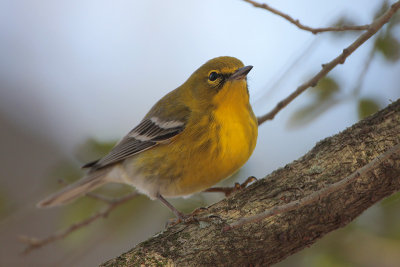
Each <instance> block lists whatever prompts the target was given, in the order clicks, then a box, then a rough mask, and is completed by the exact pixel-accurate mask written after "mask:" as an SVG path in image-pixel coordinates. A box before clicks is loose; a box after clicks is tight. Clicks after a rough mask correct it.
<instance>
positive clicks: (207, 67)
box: [184, 56, 253, 104]
mask: <svg viewBox="0 0 400 267" xmlns="http://www.w3.org/2000/svg"><path fill="white" fill-rule="evenodd" d="M252 68H253V66H244V65H243V63H242V61H240V60H239V59H237V58H234V57H226V56H225V57H217V58H213V59H211V60H209V61H207V62H206V63H205V64H204V65H202V66H201V67H200V68H198V69H197V70H196V71H195V72H194V73H193V74H192V75H191V76H190V78H189V79H188V81H187V82H186V83H185V84H184V86H190V87H191V89H192V90H191V91H192V95H193V97H194V98H196V99H197V100H198V101H203V102H209V103H213V104H220V103H222V102H224V101H227V100H228V101H230V100H232V101H235V99H236V98H237V100H238V101H241V100H244V101H246V102H248V97H249V96H248V90H247V79H246V77H247V74H248V73H249V72H250V70H251V69H252Z"/></svg>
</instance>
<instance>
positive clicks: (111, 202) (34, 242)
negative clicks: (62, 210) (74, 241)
mask: <svg viewBox="0 0 400 267" xmlns="http://www.w3.org/2000/svg"><path fill="white" fill-rule="evenodd" d="M137 195H138V193H137V192H133V193H130V194H128V195H126V196H123V197H120V198H116V199H108V198H104V197H102V196H101V197H99V195H93V194H90V196H91V197H94V198H96V199H99V200H102V201H105V202H106V203H107V207H106V208H105V209H104V210H102V211H98V212H96V213H95V214H93V215H92V216H90V217H89V218H86V219H84V220H82V221H80V222H77V223H74V224H72V225H70V226H69V227H68V228H66V229H64V230H62V231H59V232H56V233H54V234H52V235H50V236H48V237H46V238H42V239H38V238H35V237H29V236H20V237H19V239H20V241H21V242H23V243H26V244H27V245H28V246H27V247H26V248H25V249H24V251H23V253H24V254H27V253H29V252H31V251H32V250H34V249H38V248H40V247H43V246H45V245H48V244H50V243H52V242H54V241H57V240H60V239H62V238H65V237H66V236H68V235H69V234H71V233H73V232H75V231H76V230H78V229H81V228H82V227H85V226H88V225H90V224H91V223H92V222H94V221H96V220H98V219H100V218H105V217H107V215H108V214H109V213H110V212H111V211H112V210H113V209H115V208H116V207H118V206H119V205H122V204H124V203H126V202H127V201H129V200H131V199H133V198H134V197H136V196H137Z"/></svg>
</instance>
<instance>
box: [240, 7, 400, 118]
mask: <svg viewBox="0 0 400 267" xmlns="http://www.w3.org/2000/svg"><path fill="white" fill-rule="evenodd" d="M245 1H247V0H245ZM399 8H400V1H398V2H396V3H394V4H393V5H392V6H391V7H390V8H389V9H388V10H387V11H386V12H385V13H384V14H383V15H382V16H380V17H379V18H377V19H376V20H375V21H373V22H372V23H371V24H370V26H369V27H368V30H367V31H366V32H364V33H363V34H361V35H360V36H359V37H358V38H357V39H356V40H355V41H354V42H353V43H352V44H351V45H349V46H348V47H347V48H345V49H343V52H342V53H341V54H340V55H339V56H337V57H336V58H334V59H333V60H332V61H330V62H329V63H326V64H322V69H321V70H320V71H319V72H318V73H317V74H316V75H315V76H314V77H312V78H311V79H310V80H308V81H307V82H305V83H303V84H302V85H300V86H299V87H297V89H296V90H295V91H294V92H293V93H291V94H290V95H289V96H288V97H286V98H285V99H283V100H282V101H280V102H279V103H278V104H277V105H276V106H275V108H273V109H272V110H271V111H270V112H269V113H267V114H265V115H263V116H261V117H258V124H259V125H260V124H262V123H264V122H265V121H267V120H272V119H273V118H274V117H275V115H276V114H277V113H278V112H279V111H280V110H281V109H283V108H284V107H286V106H287V105H288V104H289V103H290V102H292V101H293V100H294V99H295V98H296V97H297V96H299V95H300V94H301V93H303V92H304V91H305V90H306V89H307V88H309V87H314V86H316V85H317V83H318V82H319V80H320V79H322V78H323V77H325V76H326V74H328V73H329V72H330V71H331V70H332V69H333V68H335V67H336V66H337V65H339V64H343V63H344V62H345V61H346V58H347V57H348V56H350V55H351V54H352V53H353V52H354V51H355V50H356V49H357V48H358V47H360V46H361V45H362V44H363V43H364V42H365V41H367V40H368V39H369V38H371V37H372V36H373V35H374V34H375V33H376V32H377V31H378V30H379V29H381V28H382V27H383V25H385V24H386V23H387V22H388V21H389V20H390V18H391V17H393V15H394V14H395V13H396V12H397V10H398V9H399Z"/></svg>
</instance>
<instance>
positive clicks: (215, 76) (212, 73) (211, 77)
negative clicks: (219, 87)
mask: <svg viewBox="0 0 400 267" xmlns="http://www.w3.org/2000/svg"><path fill="white" fill-rule="evenodd" d="M217 78H218V73H216V72H215V71H213V72H211V73H210V76H208V79H209V80H210V81H212V82H213V81H215V80H216V79H217Z"/></svg>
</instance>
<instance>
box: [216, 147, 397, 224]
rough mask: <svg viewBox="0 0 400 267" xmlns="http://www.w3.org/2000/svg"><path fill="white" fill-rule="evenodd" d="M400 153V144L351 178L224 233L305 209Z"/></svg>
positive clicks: (239, 221)
mask: <svg viewBox="0 0 400 267" xmlns="http://www.w3.org/2000/svg"><path fill="white" fill-rule="evenodd" d="M399 152H400V144H397V145H395V146H394V147H393V148H391V149H389V150H388V151H386V152H385V153H383V154H382V155H379V156H377V157H376V158H375V159H374V160H372V161H371V162H370V163H368V164H367V165H365V166H362V167H361V168H360V169H358V170H357V171H355V172H353V173H352V174H350V175H349V176H347V177H346V178H344V179H343V180H340V181H339V182H336V183H334V184H330V185H327V186H326V187H324V188H322V189H321V190H318V191H316V192H314V193H312V194H311V195H308V196H306V197H304V198H301V199H298V200H295V201H292V202H290V203H288V204H285V205H282V206H275V207H273V208H271V209H268V210H266V211H264V212H261V213H259V214H257V215H253V216H250V217H246V218H241V219H239V220H237V221H236V222H233V223H231V224H230V225H227V226H226V227H224V229H223V230H224V231H228V230H232V229H235V228H238V227H242V226H243V225H245V224H248V223H255V222H259V221H261V220H264V219H266V218H268V217H271V216H274V215H277V214H280V213H284V212H288V211H292V210H295V209H299V208H301V207H304V206H306V205H309V204H311V203H313V202H316V201H318V200H320V199H321V198H323V197H324V196H326V195H328V194H330V193H333V192H338V191H339V190H340V189H342V188H343V187H345V186H347V185H349V184H350V183H352V182H354V180H355V179H357V178H359V177H360V176H362V175H366V174H368V172H369V171H370V170H372V169H374V168H376V166H378V165H379V164H381V163H382V161H385V160H387V159H388V158H389V157H391V156H392V155H393V154H395V153H399Z"/></svg>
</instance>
